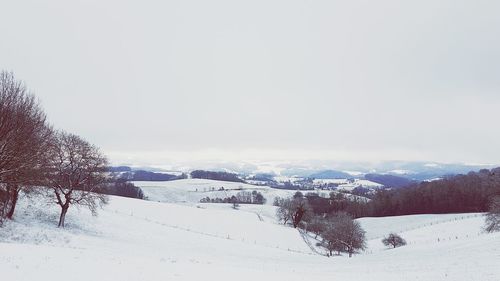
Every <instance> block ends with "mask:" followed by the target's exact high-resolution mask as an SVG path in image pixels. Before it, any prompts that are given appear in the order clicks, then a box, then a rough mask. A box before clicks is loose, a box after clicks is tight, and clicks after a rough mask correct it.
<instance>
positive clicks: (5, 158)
mask: <svg viewBox="0 0 500 281" xmlns="http://www.w3.org/2000/svg"><path fill="white" fill-rule="evenodd" d="M107 166H108V161H107V159H106V157H105V156H104V155H103V154H102V153H101V152H100V151H99V149H98V148H97V147H96V146H94V145H92V144H90V143H89V142H87V141H86V140H84V139H83V138H82V137H80V136H77V135H75V134H72V133H68V132H65V131H62V130H55V129H54V128H53V127H52V126H51V125H50V124H49V123H48V122H47V118H46V114H45V113H44V111H43V109H42V108H41V106H40V103H39V102H38V100H37V99H36V98H35V96H34V95H33V94H32V93H31V92H29V91H28V90H27V88H26V86H25V84H24V83H23V82H21V81H18V80H16V79H15V77H14V75H13V74H12V73H9V72H5V71H3V72H0V224H1V223H2V222H3V220H4V219H12V217H13V215H14V212H15V208H16V205H17V201H18V198H19V194H20V192H26V193H38V194H41V195H43V196H47V197H51V198H52V199H53V200H51V201H52V202H55V204H57V205H58V206H59V207H60V209H61V212H60V216H59V222H58V226H59V227H64V226H65V218H66V214H67V212H68V209H69V208H70V206H72V205H80V206H85V207H87V208H88V209H89V210H90V211H91V212H92V213H93V214H96V212H97V209H98V208H99V207H100V206H102V205H103V204H106V203H107V202H108V197H107V196H106V195H105V194H103V191H104V190H105V189H104V183H106V180H107V178H106V175H107Z"/></svg>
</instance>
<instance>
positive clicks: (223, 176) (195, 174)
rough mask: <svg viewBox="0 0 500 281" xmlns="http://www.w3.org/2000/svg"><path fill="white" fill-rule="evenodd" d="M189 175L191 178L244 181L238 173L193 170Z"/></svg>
mask: <svg viewBox="0 0 500 281" xmlns="http://www.w3.org/2000/svg"><path fill="white" fill-rule="evenodd" d="M191 177H192V178H193V179H209V180H219V181H231V182H245V181H244V180H242V179H241V178H240V177H239V176H238V174H233V173H227V172H214V171H205V170H195V171H192V172H191Z"/></svg>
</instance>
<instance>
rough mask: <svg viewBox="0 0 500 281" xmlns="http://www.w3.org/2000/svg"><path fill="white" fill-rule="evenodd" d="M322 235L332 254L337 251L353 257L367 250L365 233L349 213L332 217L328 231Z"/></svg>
mask: <svg viewBox="0 0 500 281" xmlns="http://www.w3.org/2000/svg"><path fill="white" fill-rule="evenodd" d="M322 235H323V239H325V244H326V245H327V249H329V250H330V254H331V252H332V250H336V251H339V252H346V253H348V254H349V257H352V255H353V254H354V253H356V252H357V251H359V250H364V249H365V248H366V238H365V231H364V230H363V229H362V228H361V225H360V224H359V222H357V221H355V220H353V219H352V217H351V216H350V215H348V214H347V213H343V212H341V213H337V214H336V215H335V216H334V217H332V218H331V219H330V225H329V227H328V229H327V230H326V231H325V232H324V233H323V234H322Z"/></svg>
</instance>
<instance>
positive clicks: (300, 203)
mask: <svg viewBox="0 0 500 281" xmlns="http://www.w3.org/2000/svg"><path fill="white" fill-rule="evenodd" d="M275 203H277V204H278V205H279V206H278V209H277V210H276V216H277V217H278V220H279V221H282V222H283V224H287V222H289V221H290V222H292V224H293V227H295V228H297V227H298V226H299V224H300V223H301V222H302V221H303V220H304V219H306V218H308V216H309V215H310V214H311V213H312V211H311V207H310V206H309V204H308V202H307V199H306V198H302V197H301V198H293V199H282V200H278V201H277V202H275Z"/></svg>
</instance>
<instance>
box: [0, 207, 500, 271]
mask: <svg viewBox="0 0 500 281" xmlns="http://www.w3.org/2000/svg"><path fill="white" fill-rule="evenodd" d="M273 212H274V207H272V206H259V205H252V206H242V208H241V210H234V209H232V208H231V207H230V205H223V204H197V205H185V204H183V205H177V204H169V203H158V202H151V201H141V200H135V199H127V198H120V197H112V198H111V202H110V204H109V205H108V206H106V207H105V208H104V209H103V210H102V211H101V212H100V214H99V216H98V217H92V216H91V215H90V214H89V213H88V212H87V211H85V210H83V209H82V210H78V209H76V208H73V209H70V211H69V213H68V217H67V224H68V226H67V228H66V229H58V228H57V227H56V222H57V215H58V210H57V208H55V207H53V206H51V207H49V208H47V207H45V203H44V202H38V201H37V198H35V199H34V200H33V201H30V200H29V199H27V198H22V199H21V202H20V206H19V209H18V212H17V213H16V216H15V220H14V221H11V222H7V223H6V225H5V226H4V227H3V228H1V229H0V273H1V276H2V280H10V281H12V280H69V279H70V280H86V281H88V280H120V281H123V280H200V279H203V280H234V279H237V280H255V279H261V280H384V281H391V280H394V281H396V280H397V281H400V280H429V281H435V280H457V281H462V280H463V281H470V280H478V281H493V280H495V281H498V280H499V279H500V278H499V277H500V267H498V262H499V261H500V234H499V233H496V234H482V233H480V227H481V225H482V222H483V218H482V216H481V215H480V214H458V215H425V216H406V217H387V218H364V219H360V221H361V223H362V225H363V227H365V229H366V230H367V236H368V238H369V239H371V240H370V241H369V243H368V244H369V246H370V248H369V249H368V250H367V251H366V252H365V253H363V254H361V255H357V256H355V257H353V258H351V259H349V258H347V257H333V258H326V257H324V256H320V255H316V254H313V252H312V251H311V250H310V248H309V247H308V246H307V245H306V243H304V240H303V238H302V237H301V235H300V234H299V233H298V232H297V231H296V230H294V229H292V228H289V227H283V226H282V225H280V224H277V223H276V222H275V220H274V218H273ZM389 231H398V232H400V234H401V235H402V236H403V237H404V238H406V239H407V241H408V246H405V247H401V248H397V249H386V248H384V247H383V246H382V245H381V243H380V237H381V236H383V235H385V234H386V233H387V232H389ZM4 278H5V279H4ZM68 278H69V279H68Z"/></svg>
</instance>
